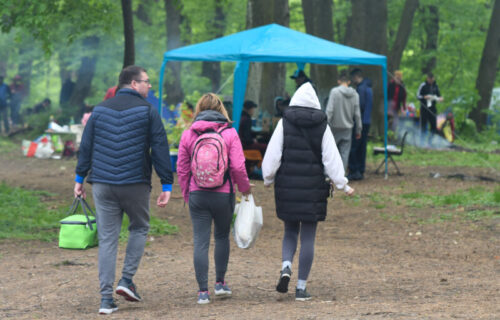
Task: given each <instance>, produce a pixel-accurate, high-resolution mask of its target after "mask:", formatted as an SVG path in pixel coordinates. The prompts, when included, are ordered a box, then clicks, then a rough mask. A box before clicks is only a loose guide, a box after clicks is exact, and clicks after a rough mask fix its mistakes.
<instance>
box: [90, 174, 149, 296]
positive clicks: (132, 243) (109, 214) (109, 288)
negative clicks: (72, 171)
mask: <svg viewBox="0 0 500 320" xmlns="http://www.w3.org/2000/svg"><path fill="white" fill-rule="evenodd" d="M150 193H151V187H150V186H149V185H146V184H133V185H110V184H103V183H94V184H93V185H92V194H93V195H94V202H95V206H96V211H97V212H96V220H97V235H98V238H99V282H100V286H101V296H102V297H103V298H112V296H113V283H114V281H115V269H116V255H117V251H118V240H119V237H120V230H121V226H122V219H123V213H124V212H125V213H126V214H127V216H128V218H129V221H130V224H129V227H128V230H129V238H128V244H127V251H126V255H125V261H124V263H123V271H122V276H123V277H125V278H128V279H132V277H133V276H134V275H135V273H136V271H137V268H138V267H139V263H140V262H141V258H142V254H143V253H144V246H145V245H146V239H147V235H148V231H149V196H150Z"/></svg>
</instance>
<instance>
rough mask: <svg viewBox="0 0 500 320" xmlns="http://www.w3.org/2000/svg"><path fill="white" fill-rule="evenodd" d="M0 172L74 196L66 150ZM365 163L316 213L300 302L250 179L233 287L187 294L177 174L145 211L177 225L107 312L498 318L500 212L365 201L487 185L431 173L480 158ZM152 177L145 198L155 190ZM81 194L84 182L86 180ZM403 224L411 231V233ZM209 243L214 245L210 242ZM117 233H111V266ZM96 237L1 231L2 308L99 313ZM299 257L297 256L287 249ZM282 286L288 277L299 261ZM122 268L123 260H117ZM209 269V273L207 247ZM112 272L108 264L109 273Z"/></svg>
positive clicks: (188, 261)
mask: <svg viewBox="0 0 500 320" xmlns="http://www.w3.org/2000/svg"><path fill="white" fill-rule="evenodd" d="M0 163H1V166H0V167H1V171H0V181H5V182H6V183H8V184H9V185H12V186H22V187H24V188H28V189H41V190H48V191H50V192H53V193H54V194H56V196H55V198H56V200H57V201H58V202H60V203H61V204H63V203H64V204H67V205H69V204H70V202H71V197H72V188H73V177H74V167H75V161H66V160H37V159H27V158H23V157H22V156H20V155H19V154H18V153H9V154H3V155H0ZM374 168H375V166H374V164H369V173H368V174H367V176H366V179H365V180H364V181H361V182H354V183H352V186H353V187H354V188H355V189H356V191H357V194H358V195H359V201H357V202H353V201H351V200H347V199H346V198H345V196H344V195H343V194H341V192H337V193H336V194H335V196H334V199H330V202H329V208H328V216H327V220H326V221H325V222H323V223H321V224H320V226H319V228H318V234H317V238H316V251H315V261H314V263H313V267H312V271H311V275H310V278H309V281H308V291H310V293H311V294H312V295H313V300H311V301H309V302H296V301H295V300H294V296H293V292H294V290H291V291H292V293H288V294H284V295H280V294H278V293H277V292H275V290H274V287H275V285H276V281H277V278H278V275H279V269H280V267H281V237H282V234H283V230H282V229H283V227H282V223H281V221H280V220H278V219H277V218H276V215H275V212H274V194H273V191H272V189H266V188H264V186H263V184H262V183H261V182H260V181H255V182H254V183H255V184H256V187H255V192H254V195H255V198H256V201H258V204H260V205H261V206H262V207H263V212H264V227H263V228H262V231H261V234H260V237H259V239H258V240H257V242H256V245H255V247H254V248H252V249H250V250H242V249H239V248H237V247H236V245H235V244H234V241H232V243H231V250H232V251H231V257H230V261H229V271H228V274H227V281H228V282H229V284H230V285H231V288H232V289H233V297H232V298H231V299H227V300H217V299H214V300H213V303H211V304H209V305H204V306H199V305H197V304H196V301H195V295H196V290H197V286H196V281H195V278H194V269H193V265H192V236H191V235H192V233H191V221H190V218H189V214H188V209H187V206H184V205H183V200H182V199H181V194H180V190H179V188H178V186H175V190H174V193H173V198H172V200H171V202H170V203H169V205H168V206H167V208H166V209H161V210H160V209H158V208H155V207H153V205H154V203H153V202H154V201H152V202H151V205H152V208H154V209H153V211H154V214H155V215H157V216H160V217H163V218H167V219H168V221H169V222H170V223H172V224H176V225H178V227H179V232H178V233H177V234H175V235H171V236H162V237H154V239H153V238H151V239H150V241H149V244H148V246H147V248H146V252H145V256H144V258H143V260H142V262H141V266H140V268H139V272H138V274H137V275H136V277H135V279H134V280H135V282H136V284H137V286H138V290H139V292H140V293H141V295H142V296H143V298H144V301H143V302H141V303H129V302H125V301H124V300H121V299H118V303H119V309H120V310H119V311H118V312H116V313H114V314H112V315H111V316H109V317H110V318H111V319H198V318H203V319H235V318H238V319H499V318H500V281H499V279H500V240H499V234H500V226H499V222H500V221H499V220H500V219H499V218H498V217H497V218H492V219H483V220H479V221H472V220H466V219H463V218H459V217H456V218H453V219H451V220H446V221H437V222H433V223H423V224H421V223H418V222H417V218H422V219H426V218H428V217H431V216H433V215H435V214H437V213H440V212H445V211H446V212H448V213H449V212H450V211H451V212H453V211H455V210H456V211H457V212H458V211H460V210H463V208H462V209H461V208H453V209H450V208H447V209H443V208H439V207H423V208H415V207H407V206H405V205H402V204H401V203H398V202H397V201H385V203H384V207H383V208H379V209H377V208H376V207H375V206H374V204H373V202H372V201H370V197H371V195H373V194H374V193H375V192H376V193H378V194H379V195H380V196H381V197H382V198H383V199H389V198H390V196H391V195H394V194H398V193H407V192H419V191H420V192H424V191H425V192H428V191H429V190H431V191H432V192H436V193H440V194H448V193H451V192H453V191H455V190H463V189H466V188H469V187H474V186H483V187H484V188H485V189H487V190H492V189H494V188H495V187H496V186H497V183H495V182H491V181H480V180H478V181H474V180H465V181H462V180H459V179H446V178H438V179H435V178H432V177H430V172H439V173H441V175H442V176H443V175H446V174H455V173H457V172H460V173H466V174H469V175H472V176H474V175H486V176H487V175H488V173H487V172H485V171H483V170H482V169H462V168H444V167H432V168H429V167H426V168H409V167H406V166H404V164H403V166H402V171H403V172H404V173H405V175H404V176H401V177H400V176H390V177H389V179H387V180H385V179H384V178H383V176H382V175H374V174H371V173H370V172H373V170H374ZM159 185H160V184H159V181H158V180H155V181H154V183H153V186H154V187H153V192H152V199H156V196H157V195H158V193H159ZM87 189H88V192H87V193H88V194H89V193H91V192H90V189H91V186H87ZM410 234H411V235H410ZM212 249H213V248H212ZM124 251H125V244H121V245H120V249H119V256H118V267H119V268H120V267H121V265H122V261H123V257H124ZM97 252H98V249H97V248H93V249H90V250H85V251H71V250H63V249H59V248H58V247H57V242H55V241H54V242H50V243H47V242H36V241H18V240H4V241H1V242H0V301H1V303H0V318H1V319H97V318H99V316H98V314H97V310H98V307H99V301H100V300H99V299H100V297H99V285H98V275H97ZM295 260H297V257H296V259H295ZM293 268H294V270H293V271H295V272H294V275H293V276H292V282H291V288H293V286H294V285H295V281H296V277H295V275H296V270H297V261H295V263H294V265H293ZM118 270H120V269H118ZM210 272H211V273H210V279H211V281H214V274H213V273H214V272H213V260H212V259H211V270H210ZM119 276H120V272H119V271H118V272H117V277H119Z"/></svg>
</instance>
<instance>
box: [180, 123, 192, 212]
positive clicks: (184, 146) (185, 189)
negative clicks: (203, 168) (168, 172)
mask: <svg viewBox="0 0 500 320" xmlns="http://www.w3.org/2000/svg"><path fill="white" fill-rule="evenodd" d="M190 135H191V132H190V130H186V131H184V132H183V133H182V136H181V141H180V142H179V153H178V154H177V179H179V185H180V186H181V191H182V195H183V196H184V201H185V202H186V203H187V202H188V200H189V183H190V178H191V155H190V152H189V146H190V144H191V139H190Z"/></svg>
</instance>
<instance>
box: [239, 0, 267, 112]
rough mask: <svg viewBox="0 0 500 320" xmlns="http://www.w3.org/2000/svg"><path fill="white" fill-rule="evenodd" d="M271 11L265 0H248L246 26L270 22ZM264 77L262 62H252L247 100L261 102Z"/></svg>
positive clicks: (250, 26)
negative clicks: (261, 80) (268, 16)
mask: <svg viewBox="0 0 500 320" xmlns="http://www.w3.org/2000/svg"><path fill="white" fill-rule="evenodd" d="M268 13H269V5H267V1H265V0H248V2H247V17H246V20H247V21H246V28H247V29H252V28H255V27H259V26H263V25H265V24H267V23H269V20H270V18H267V17H266V15H267V14H268ZM261 77H262V63H255V62H252V63H250V68H249V70H248V81H247V89H246V93H245V99H246V100H252V101H255V102H256V103H259V102H258V101H259V96H260V88H261V82H260V79H261Z"/></svg>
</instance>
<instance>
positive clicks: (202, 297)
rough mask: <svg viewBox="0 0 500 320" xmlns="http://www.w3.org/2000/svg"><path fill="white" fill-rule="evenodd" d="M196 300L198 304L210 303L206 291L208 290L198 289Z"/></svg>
mask: <svg viewBox="0 0 500 320" xmlns="http://www.w3.org/2000/svg"><path fill="white" fill-rule="evenodd" d="M197 302H198V304H207V303H210V294H209V293H208V291H199V292H198V301H197Z"/></svg>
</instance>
